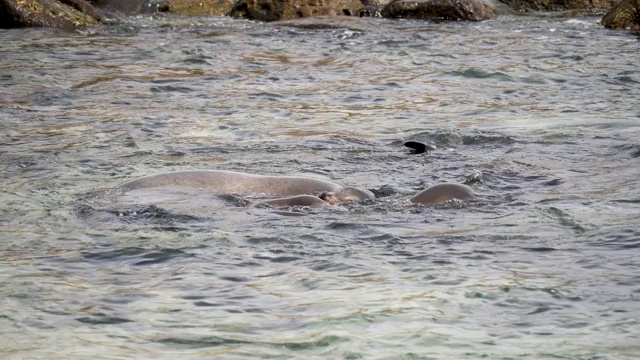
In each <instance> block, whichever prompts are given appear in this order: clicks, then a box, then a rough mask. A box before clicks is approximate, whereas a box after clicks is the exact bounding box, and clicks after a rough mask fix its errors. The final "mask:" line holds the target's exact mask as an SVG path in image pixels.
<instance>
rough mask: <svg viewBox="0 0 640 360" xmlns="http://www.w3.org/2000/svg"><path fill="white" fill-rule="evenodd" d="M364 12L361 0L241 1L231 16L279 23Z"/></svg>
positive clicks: (356, 14)
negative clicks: (312, 17)
mask: <svg viewBox="0 0 640 360" xmlns="http://www.w3.org/2000/svg"><path fill="white" fill-rule="evenodd" d="M363 11H364V6H363V5H362V3H361V2H360V1H359V0H240V1H239V2H238V3H236V4H235V6H234V7H233V9H232V10H231V12H230V13H229V15H230V16H232V17H236V18H245V19H250V20H261V21H278V20H291V19H296V18H303V17H311V16H361V15H362V14H363Z"/></svg>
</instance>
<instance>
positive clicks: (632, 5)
mask: <svg viewBox="0 0 640 360" xmlns="http://www.w3.org/2000/svg"><path fill="white" fill-rule="evenodd" d="M602 25H604V26H605V27H608V28H610V29H629V30H640V0H622V1H621V2H620V3H619V4H618V5H616V6H615V7H614V8H613V9H611V11H609V12H608V13H607V14H606V15H605V16H604V17H603V18H602Z"/></svg>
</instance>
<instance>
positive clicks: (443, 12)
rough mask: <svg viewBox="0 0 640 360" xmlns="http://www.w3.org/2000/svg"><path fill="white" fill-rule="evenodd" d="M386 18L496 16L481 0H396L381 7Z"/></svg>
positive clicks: (467, 18)
mask: <svg viewBox="0 0 640 360" xmlns="http://www.w3.org/2000/svg"><path fill="white" fill-rule="evenodd" d="M382 16H383V17H387V18H412V19H433V20H468V21H482V20H488V19H493V18H495V17H496V14H495V11H494V9H493V7H491V6H490V5H489V4H487V3H485V2H484V1H482V0H396V1H394V2H392V3H390V4H389V5H387V6H385V7H384V9H382Z"/></svg>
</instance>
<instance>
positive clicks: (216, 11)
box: [0, 0, 640, 30]
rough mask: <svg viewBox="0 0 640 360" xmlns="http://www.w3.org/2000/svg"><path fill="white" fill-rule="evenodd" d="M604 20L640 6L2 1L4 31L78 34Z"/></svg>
mask: <svg viewBox="0 0 640 360" xmlns="http://www.w3.org/2000/svg"><path fill="white" fill-rule="evenodd" d="M541 11H542V12H562V13H561V14H562V16H567V17H576V16H593V15H601V14H605V15H604V17H603V18H602V24H603V25H604V26H605V27H607V28H612V29H629V30H640V0H501V2H493V0H0V28H19V27H28V26H49V27H56V28H63V29H71V30H72V29H76V28H82V27H92V26H99V25H101V24H104V23H105V21H106V20H107V19H112V18H117V17H120V16H130V15H137V14H143V13H148V14H153V13H157V14H160V13H173V14H177V15H183V16H231V17H234V18H241V19H250V20H258V21H285V20H293V19H298V18H306V17H318V16H356V17H364V16H378V17H386V18H412V19H430V20H440V21H483V20H489V19H493V18H495V17H496V16H499V15H501V14H521V15H527V14H529V13H531V12H541Z"/></svg>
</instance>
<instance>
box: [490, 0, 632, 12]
mask: <svg viewBox="0 0 640 360" xmlns="http://www.w3.org/2000/svg"><path fill="white" fill-rule="evenodd" d="M500 1H501V2H503V3H505V4H507V5H508V6H509V7H510V8H512V9H514V10H516V11H520V12H530V11H564V10H576V9H611V8H612V7H613V6H614V5H615V4H616V3H618V2H619V1H620V0H500Z"/></svg>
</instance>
